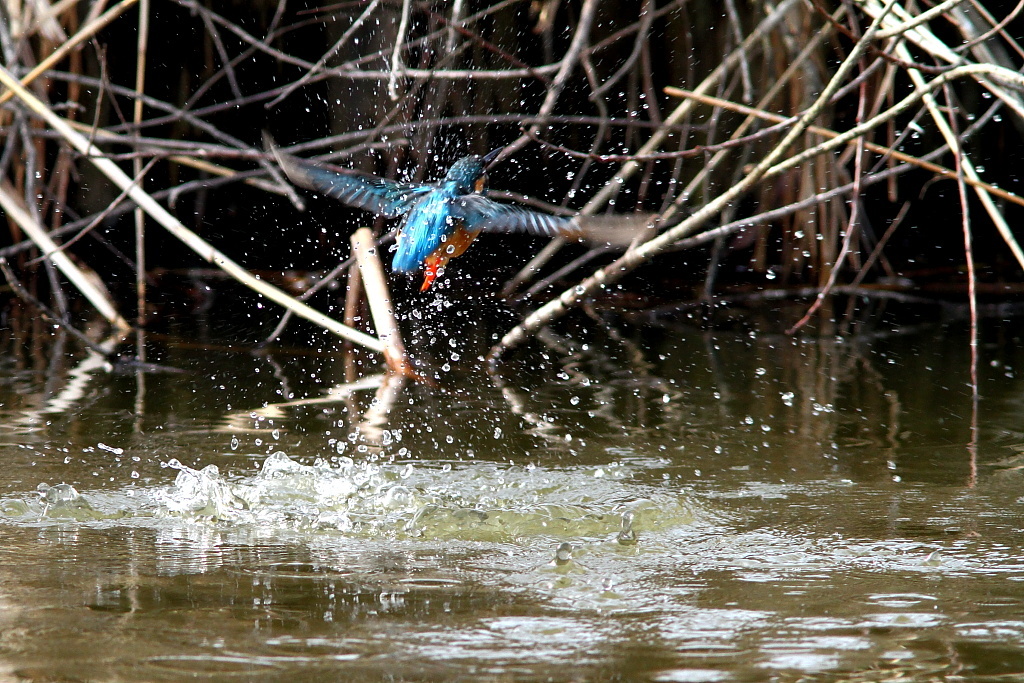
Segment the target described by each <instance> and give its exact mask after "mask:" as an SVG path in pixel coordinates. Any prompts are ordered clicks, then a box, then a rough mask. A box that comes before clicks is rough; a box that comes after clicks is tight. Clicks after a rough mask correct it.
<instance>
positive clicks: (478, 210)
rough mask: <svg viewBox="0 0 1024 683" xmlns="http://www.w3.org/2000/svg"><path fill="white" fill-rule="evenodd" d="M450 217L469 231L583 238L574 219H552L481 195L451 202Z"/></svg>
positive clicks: (554, 217) (557, 217)
mask: <svg viewBox="0 0 1024 683" xmlns="http://www.w3.org/2000/svg"><path fill="white" fill-rule="evenodd" d="M451 213H452V215H453V216H455V217H456V218H461V219H462V220H463V221H465V226H466V230H482V231H484V232H526V233H530V234H532V235H542V236H544V237H566V238H569V239H578V238H579V237H580V236H581V232H580V226H579V224H578V223H577V222H576V219H574V218H564V217H562V216H552V215H551V214H547V213H540V212H539V211H532V210H530V209H526V208H523V207H521V206H516V205H515V204H499V203H498V202H495V201H491V200H490V199H487V198H486V197H482V196H480V195H466V196H463V197H459V198H458V199H456V200H455V201H454V202H452V207H451Z"/></svg>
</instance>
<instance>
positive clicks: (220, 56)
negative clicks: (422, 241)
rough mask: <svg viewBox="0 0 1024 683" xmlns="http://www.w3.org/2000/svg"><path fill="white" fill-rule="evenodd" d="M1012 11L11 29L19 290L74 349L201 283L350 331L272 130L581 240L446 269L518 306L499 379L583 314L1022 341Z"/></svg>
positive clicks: (285, 18) (357, 10)
mask: <svg viewBox="0 0 1024 683" xmlns="http://www.w3.org/2000/svg"><path fill="white" fill-rule="evenodd" d="M1019 10H1020V7H1017V8H1015V9H1013V10H1012V11H1007V10H1005V9H1003V8H1002V7H1001V6H1000V7H996V6H995V5H994V4H993V3H981V2H957V1H955V0H954V1H948V2H942V3H938V4H935V5H934V6H933V7H931V8H927V7H919V6H918V5H917V4H916V3H912V2H896V1H895V0H890V1H887V2H882V1H881V0H863V1H859V2H851V3H838V2H829V3H826V2H818V1H817V0H815V1H813V2H802V1H799V0H783V1H782V2H777V3H775V2H754V3H748V4H739V3H735V2H732V1H728V2H725V3H711V2H692V1H689V2H688V1H687V0H669V1H667V2H656V1H654V0H641V1H639V2H619V1H615V2H603V3H601V2H597V0H583V1H582V2H567V3H559V2H530V3H527V2H501V3H494V4H488V3H464V2H455V3H452V4H450V5H449V4H447V3H440V4H434V5H431V4H417V3H411V2H408V1H406V2H397V1H394V2H381V1H380V0H368V1H365V2H354V3H345V4H342V5H335V6H329V7H324V8H320V7H313V6H305V5H301V6H300V5H293V4H289V3H287V2H283V1H282V2H279V3H261V4H259V5H258V11H257V12H253V6H252V5H251V4H246V5H244V6H237V7H232V6H225V7H218V8H216V9H213V8H210V7H208V6H206V5H204V4H201V3H198V2H195V1H194V0H168V1H167V2H161V1H158V2H153V1H152V0H123V1H122V2H121V3H120V4H117V5H114V6H112V7H108V6H107V5H105V4H104V3H98V2H93V3H90V2H85V1H83V2H77V3H75V2H72V3H61V4H60V5H55V6H54V9H53V10H51V11H50V12H44V11H42V10H40V9H39V6H38V5H37V4H35V3H27V2H26V3H18V2H15V3H8V4H7V5H6V6H5V8H4V10H3V12H4V14H3V19H4V20H3V21H2V22H0V40H2V47H3V50H4V71H3V72H0V74H2V77H3V78H2V80H3V81H4V83H5V86H6V89H5V91H4V94H3V95H2V96H0V99H2V102H3V107H4V108H3V110H2V112H0V118H2V126H3V127H2V134H3V144H4V147H3V154H2V157H0V172H2V173H3V184H2V185H0V204H2V207H3V210H4V212H5V214H6V215H7V217H8V225H9V235H10V240H9V246H7V247H5V248H3V249H2V255H3V257H4V258H5V259H6V260H7V261H8V262H9V267H8V268H7V270H6V271H5V276H6V278H7V281H8V285H9V290H8V291H9V292H10V293H11V296H12V299H13V298H14V297H15V296H16V297H17V298H18V299H20V300H21V301H23V302H27V304H26V305H27V306H28V307H30V309H31V310H35V307H37V306H40V305H43V306H47V307H48V308H49V309H52V311H51V312H50V314H49V315H51V316H52V317H54V318H56V319H59V320H64V321H65V323H66V320H65V319H67V318H68V317H69V315H70V313H71V312H73V311H74V310H76V306H78V302H77V300H76V297H75V296H73V295H72V292H71V291H70V289H75V290H78V291H80V292H82V293H84V294H85V295H86V298H87V299H88V301H89V303H90V304H91V307H92V308H94V309H95V310H97V311H99V313H100V314H101V315H103V316H104V317H106V318H107V319H108V320H109V321H110V322H111V323H112V324H113V325H114V326H115V327H125V326H127V323H126V322H125V320H128V319H131V320H134V322H135V323H136V324H138V325H142V326H146V325H148V326H151V327H153V326H156V325H158V324H159V323H161V322H162V321H164V320H165V319H166V318H167V317H168V316H170V315H172V314H174V313H180V312H182V311H188V310H204V308H205V307H206V306H207V304H208V302H209V296H210V292H211V291H215V290H218V289H223V284H222V281H221V280H220V279H219V275H218V271H215V270H210V269H209V266H207V264H206V263H204V260H205V261H207V262H210V263H213V264H215V265H217V266H219V267H222V268H225V269H226V271H227V274H228V275H230V276H231V277H234V278H236V279H239V280H241V281H242V282H243V283H244V284H246V285H247V286H251V287H254V288H255V287H261V288H262V290H261V291H262V293H263V295H264V296H266V297H269V298H270V299H271V300H273V301H276V302H278V303H283V304H286V305H289V306H291V310H293V311H294V312H296V313H298V314H300V315H304V316H305V317H307V318H308V319H310V320H313V321H314V322H315V323H317V324H320V325H322V326H325V327H327V328H328V329H331V330H332V331H336V332H338V333H340V334H341V333H344V332H343V328H342V326H340V324H338V323H333V321H332V320H331V319H330V318H333V316H334V315H335V313H334V311H337V312H338V315H339V316H340V314H341V309H342V301H341V300H335V295H333V294H331V293H330V288H329V287H328V285H329V284H331V283H334V282H335V281H337V280H338V279H339V278H343V277H344V274H345V272H346V268H345V267H344V266H345V265H346V264H348V263H349V261H347V260H346V259H347V258H348V255H349V250H350V247H349V236H350V234H351V233H352V232H353V230H354V227H355V226H357V225H359V224H360V222H365V221H366V220H367V218H368V217H367V215H366V214H365V213H362V212H355V211H353V210H351V209H349V208H346V207H344V206H341V205H339V204H337V203H335V202H331V201H329V200H326V199H325V200H321V199H319V198H316V197H311V196H309V195H308V194H306V193H304V192H303V191H300V190H297V189H295V188H294V187H292V186H291V185H290V184H289V183H288V181H287V180H286V178H285V177H284V176H283V175H282V173H281V171H280V169H279V168H278V167H277V164H276V163H275V161H274V159H273V157H272V156H270V155H269V154H268V152H267V151H266V150H265V149H264V148H263V144H262V142H261V134H262V131H263V130H265V129H267V130H269V131H270V132H271V133H272V134H273V135H274V136H275V138H276V139H277V140H278V141H279V142H280V143H281V144H282V146H284V147H285V150H286V151H287V152H288V153H290V154H292V155H295V156H301V157H307V158H313V159H316V160H319V161H321V162H327V163H334V164H340V165H344V166H346V167H355V168H359V169H361V170H364V171H370V172H374V173H376V174H378V175H381V176H385V177H389V178H402V179H410V180H415V181H425V180H430V179H433V178H437V177H439V176H441V175H443V173H444V170H445V169H446V168H447V167H448V165H450V163H451V162H452V161H454V160H455V159H457V158H458V157H460V156H462V155H464V154H466V153H471V152H476V153H482V152H486V151H488V150H491V149H494V148H497V147H502V146H504V147H505V152H504V153H503V154H502V158H503V159H505V162H504V163H503V164H502V165H500V166H499V167H497V168H496V169H494V172H493V174H492V175H493V178H492V187H493V188H494V189H493V190H491V192H490V194H491V195H492V196H493V197H496V198H498V199H503V200H505V201H509V200H514V201H517V202H520V203H523V204H526V205H528V206H530V207H532V208H534V209H539V210H542V211H545V212H548V213H552V214H557V215H573V214H577V213H578V214H580V215H581V216H582V218H581V219H580V220H581V222H583V223H584V224H585V225H586V227H588V228H589V229H590V231H589V234H591V236H592V239H591V240H590V241H587V242H584V243H582V244H573V243H570V244H563V243H562V242H560V241H557V240H556V241H554V242H552V243H549V244H548V245H546V246H544V248H543V249H541V246H542V244H543V242H540V241H538V240H537V239H535V238H491V240H490V241H484V240H481V242H484V243H482V244H477V245H476V246H474V248H473V250H472V251H471V252H470V256H467V257H464V258H462V259H460V260H459V261H458V262H457V263H455V264H453V265H452V266H451V267H450V268H449V272H448V273H447V274H446V275H447V278H448V279H447V282H441V284H442V286H447V287H448V288H449V291H455V292H458V291H467V290H476V289H479V288H480V287H481V286H483V287H484V288H485V289H487V290H489V291H499V292H500V294H501V296H502V297H504V298H505V299H506V300H507V301H509V302H510V303H511V304H512V305H513V307H516V308H518V310H519V312H520V314H521V318H520V320H521V322H520V324H519V325H517V326H510V330H509V332H508V334H506V335H505V336H504V338H503V339H502V340H501V342H500V343H499V345H498V346H496V347H495V349H494V354H493V355H494V356H495V357H497V356H498V355H500V354H501V353H503V352H505V351H507V350H508V349H509V348H511V347H513V346H515V345H517V344H519V343H520V342H522V341H523V340H525V339H528V338H530V337H532V336H534V335H536V334H537V332H538V331H539V330H541V329H543V328H544V327H545V326H547V325H549V324H551V323H553V322H554V321H556V320H557V319H558V318H560V317H562V316H564V315H566V314H567V313H570V312H571V311H574V310H576V309H579V310H582V311H583V312H585V313H586V314H587V315H589V316H590V317H592V318H594V319H596V320H597V321H599V322H602V323H606V322H608V320H609V316H611V315H613V314H620V313H624V314H627V315H626V316H625V319H626V320H631V321H639V322H644V323H646V322H650V321H652V320H664V319H665V318H666V317H667V318H669V319H677V318H679V317H681V316H686V315H689V314H690V313H691V312H696V313H697V314H699V317H700V319H701V322H702V323H704V324H716V323H717V322H720V321H721V320H722V317H721V314H720V313H718V312H717V311H719V310H720V309H721V308H723V307H728V306H730V305H731V306H735V305H751V304H753V305H762V304H763V303H764V302H768V301H774V300H789V301H794V302H797V303H798V304H799V305H798V306H792V307H787V308H786V309H785V310H786V311H787V312H786V314H785V315H784V316H782V318H781V323H782V325H781V327H782V328H783V329H786V330H787V331H789V332H791V333H792V332H796V331H797V330H798V329H800V328H801V327H802V326H804V325H806V324H807V323H809V322H812V321H813V322H814V323H816V324H817V325H818V326H819V328H820V329H822V330H824V331H825V332H827V333H831V332H834V331H844V330H848V329H850V327H849V326H850V324H851V323H855V322H857V321H864V320H869V321H870V320H873V319H874V318H875V317H876V316H877V315H878V311H879V310H880V309H881V308H884V307H885V305H887V304H888V303H891V302H895V303H898V304H906V305H910V306H920V305H921V304H926V303H935V302H939V303H943V304H947V308H946V309H945V310H948V305H952V306H954V307H959V308H961V309H962V311H963V314H964V316H965V317H969V318H970V320H971V321H972V322H973V323H975V325H974V326H976V321H977V318H978V317H979V315H983V314H985V313H986V312H987V311H989V310H991V311H995V312H997V313H998V314H999V315H1001V316H1005V315H1006V314H1007V313H1008V312H1009V313H1012V312H1013V310H1014V309H1013V308H1008V307H1007V306H1005V305H1004V306H998V307H995V308H992V309H987V308H985V307H984V306H983V305H981V304H985V303H986V302H990V303H1005V302H1013V301H1014V299H1015V297H1017V296H1018V292H1019V290H1020V272H1021V267H1022V266H1024V252H1022V250H1021V249H1020V247H1019V245H1018V243H1017V240H1016V238H1015V237H1014V235H1013V232H1012V230H1011V229H1010V227H1009V226H1010V225H1012V224H1013V222H1014V220H1015V219H1016V217H1017V215H1018V213H1019V211H1020V208H1019V207H1020V205H1021V204H1022V203H1024V200H1022V199H1021V198H1020V197H1019V196H1018V192H1017V186H1018V184H1019V182H1020V179H1019V178H1018V177H1017V175H1016V171H1015V169H1014V168H1012V165H1011V164H1010V163H1009V160H1010V159H1013V158H1015V156H1016V154H1017V153H1018V152H1019V151H1020V148H1021V145H1020V138H1021V136H1020V132H1021V131H1022V130H1024V122H1022V120H1021V117H1022V114H1021V112H1024V97H1022V95H1021V91H1022V90H1024V78H1022V77H1021V76H1020V75H1019V74H1018V73H1017V72H1018V70H1019V69H1020V67H1021V63H1022V62H1024V51H1022V50H1021V47H1020V46H1019V44H1018V42H1017V41H1016V40H1015V39H1014V38H1013V34H1014V30H1015V28H1016V27H1017V26H1018V24H1019V22H1020V21H1021V19H1019V18H1018V14H1019ZM13 79H20V80H21V82H22V84H23V85H24V86H25V87H26V88H27V90H24V89H19V88H18V87H17V86H16V84H15V83H14V81H13ZM390 227H392V226H391V225H390V224H388V223H386V222H383V221H380V220H378V221H377V222H376V225H375V233H376V235H377V237H378V238H379V239H386V238H385V235H386V231H387V230H388V229H389V228H390ZM164 229H166V230H164ZM609 235H610V236H611V237H609ZM538 252H539V253H538ZM69 256H70V257H71V258H68V257H69ZM387 260H388V259H385V261H387ZM527 261H528V262H529V263H528V265H527ZM339 264H341V265H339ZM54 266H56V269H55V268H54ZM57 270H60V271H61V273H63V277H61V276H59V275H58V274H57ZM255 274H258V276H256V275H255ZM65 278H66V279H65ZM268 281H269V282H270V283H271V284H273V285H276V287H275V288H268V287H267V282H268ZM68 282H70V283H71V285H72V287H71V288H70V289H69V287H68ZM391 285H392V288H393V289H394V290H395V291H394V293H393V295H394V296H395V297H396V298H397V299H398V300H400V301H401V300H405V299H408V298H410V297H423V296H424V295H421V294H419V293H417V292H415V291H414V288H413V287H411V286H408V285H407V283H406V282H405V280H404V279H402V278H392V279H391ZM280 289H283V290H285V291H284V292H281V291H280ZM348 289H349V292H350V294H349V300H348V302H347V306H346V310H347V314H346V322H347V324H348V325H349V326H358V325H359V324H360V323H359V322H358V321H360V320H366V319H367V318H368V317H369V316H367V315H359V305H360V304H359V301H358V299H357V298H356V296H355V295H354V294H353V293H352V290H353V288H351V287H350V288H348ZM378 293H379V292H378ZM376 295H377V294H375V293H374V291H373V290H371V296H376ZM836 297H841V298H838V299H837V298H836ZM298 298H301V299H304V300H309V301H310V303H311V304H312V306H313V308H307V307H304V306H303V305H301V304H299V303H298V302H297V299H298ZM979 301H980V302H981V304H979ZM837 302H838V305H837ZM424 305H425V304H424ZM638 309H639V310H640V311H643V312H644V313H642V314H638V312H637V311H638ZM325 311H326V312H327V316H325V315H324V312H325ZM616 319H617V320H621V319H622V317H617V318H616ZM836 323H838V324H839V327H835V324H836ZM332 325H334V326H333V327H332ZM378 332H380V330H379V329H378ZM279 334H280V328H279V329H278V330H276V331H275V332H274V334H273V335H271V336H272V337H276V336H277V335H279ZM344 334H347V333H344ZM348 338H351V339H354V340H355V341H357V342H358V343H365V345H367V346H368V347H369V348H371V349H373V350H378V351H379V350H381V345H380V342H375V341H374V340H373V339H370V338H367V337H365V335H363V336H362V337H360V336H358V333H356V334H355V335H353V336H349V337H348ZM367 339H370V341H367Z"/></svg>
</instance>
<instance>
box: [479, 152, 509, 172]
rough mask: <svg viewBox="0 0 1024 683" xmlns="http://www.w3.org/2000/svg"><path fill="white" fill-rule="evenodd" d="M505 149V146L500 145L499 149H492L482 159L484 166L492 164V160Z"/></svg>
mask: <svg viewBox="0 0 1024 683" xmlns="http://www.w3.org/2000/svg"><path fill="white" fill-rule="evenodd" d="M504 149H505V148H504V147H499V148H498V149H495V150H491V151H490V152H488V153H487V154H485V155H484V158H483V159H482V161H483V162H484V168H487V167H488V166H490V165H491V162H493V161H494V160H495V159H497V158H498V155H499V154H501V153H502V151H504Z"/></svg>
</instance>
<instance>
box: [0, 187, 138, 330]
mask: <svg viewBox="0 0 1024 683" xmlns="http://www.w3.org/2000/svg"><path fill="white" fill-rule="evenodd" d="M0 207H2V208H3V210H4V212H5V213H6V214H7V216H8V217H9V218H10V219H11V220H13V221H14V222H15V223H17V224H18V227H20V228H21V229H22V230H23V231H24V232H25V234H26V235H28V236H29V238H30V239H31V240H32V241H33V242H35V243H36V245H37V246H38V247H39V249H40V251H42V252H43V254H45V255H46V257H47V258H48V259H50V261H52V262H53V264H54V265H55V266H57V268H58V269H60V272H62V273H64V276H65V277H66V278H67V279H68V280H70V281H71V284H73V285H74V286H75V287H77V288H78V291H80V292H81V293H82V294H83V295H85V298H86V299H88V300H89V302H90V303H91V304H92V305H93V306H95V307H96V310H97V311H99V313H100V315H102V316H103V317H104V318H106V319H107V321H108V322H109V323H110V324H111V325H113V326H114V327H115V328H116V329H118V330H128V329H131V326H130V325H128V323H127V322H125V319H124V318H122V317H121V315H120V314H119V313H118V312H117V307H116V306H115V305H114V302H112V301H111V300H110V297H108V296H107V294H106V292H104V291H103V290H101V289H100V288H99V287H98V286H97V285H96V284H95V283H94V282H93V280H92V278H90V277H89V276H88V275H86V274H85V273H84V272H83V271H82V270H81V269H80V268H79V267H78V266H76V265H75V264H74V262H73V261H72V260H71V259H70V258H69V257H68V255H67V254H65V253H64V252H63V251H62V250H61V248H60V247H59V246H58V245H57V243H56V242H54V241H53V240H52V239H50V236H49V235H48V234H46V228H44V227H43V226H42V225H40V224H39V223H38V222H37V221H36V219H35V218H34V217H33V216H31V215H30V214H29V212H28V210H27V209H25V207H24V206H22V204H21V202H20V200H19V199H18V198H17V197H16V195H15V194H14V188H13V187H12V186H11V185H10V184H9V183H8V182H6V181H4V182H2V183H0Z"/></svg>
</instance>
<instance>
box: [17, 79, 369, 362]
mask: <svg viewBox="0 0 1024 683" xmlns="http://www.w3.org/2000/svg"><path fill="white" fill-rule="evenodd" d="M0 83H2V84H3V85H5V86H6V87H8V88H10V89H11V90H13V91H14V93H15V95H16V96H17V97H18V98H19V99H21V100H22V102H24V103H25V105H27V106H28V107H29V108H30V109H31V110H32V111H33V112H35V113H36V114H37V115H38V116H40V117H41V118H42V119H43V120H44V121H46V123H47V124H48V125H49V126H50V127H51V128H53V129H54V130H55V131H57V132H58V133H60V134H61V136H63V137H64V138H65V139H66V140H67V141H68V142H69V143H71V145H72V146H73V147H74V148H75V149H77V150H78V151H79V152H80V153H82V154H84V155H86V157H88V159H89V161H91V162H92V164H93V165H94V166H95V167H96V168H97V169H98V170H99V171H100V172H102V173H103V174H104V175H106V176H107V177H108V178H109V179H110V180H111V181H113V183H114V184H115V185H117V186H118V187H120V188H121V189H122V190H124V191H125V192H127V193H128V195H129V196H130V197H131V198H132V199H133V200H135V202H136V203H137V204H139V206H141V207H142V208H143V209H144V210H145V211H146V213H148V214H149V215H150V216H151V217H152V218H153V219H154V220H156V221H157V222H158V223H160V225H162V226H163V227H164V228H165V229H166V230H167V231H168V232H170V233H171V234H172V235H174V236H175V237H177V238H178V239H179V240H181V241H182V242H183V243H184V244H185V245H186V246H188V247H189V248H190V249H192V250H193V251H194V252H195V253H196V254H197V255H198V256H199V257H200V258H202V259H204V260H205V261H208V262H210V263H213V264H214V265H216V266H217V267H218V268H220V269H221V270H223V271H224V272H226V273H227V274H228V275H230V276H231V277H233V278H235V279H236V280H238V281H239V282H241V283H242V284H244V285H246V286H247V287H249V288H250V289H252V290H253V291H255V292H257V293H259V294H261V295H263V296H265V297H267V298H268V299H270V300H271V301H274V302H275V303H277V304H279V305H281V306H283V307H285V308H287V309H288V310H290V311H292V312H293V313H295V314H296V315H298V316H300V317H302V318H305V319H306V320H309V321H310V322H313V323H315V324H317V325H319V326H321V327H323V328H324V329H326V330H329V331H330V332H333V333H334V334H336V335H338V336H339V337H343V338H345V339H348V340H349V341H352V342H355V343H357V344H360V345H361V346H365V347H366V348H369V349H372V350H374V351H379V352H383V351H384V348H385V346H384V344H383V343H382V342H381V341H380V340H379V339H375V338H374V337H371V336H370V335H368V334H365V333H363V332H360V331H358V330H354V329H352V328H350V327H347V326H346V325H343V324H341V323H339V322H337V321H336V320H333V319H332V318H330V317H328V316H326V315H324V314H323V313H320V312H319V311H317V310H315V309H313V308H310V307H309V306H307V305H305V304H303V303H302V302H300V301H297V300H296V299H295V298H293V297H291V296H288V295H287V294H286V293H284V292H283V291H281V290H280V289H278V288H276V287H274V286H273V285H270V284H268V283H266V282H263V281H262V280H260V279H259V278H256V277H254V276H253V275H252V274H250V273H249V272H248V271H247V270H245V269H244V268H242V267H241V266H239V265H238V264H237V263H235V262H234V261H232V260H231V259H230V258H228V256H227V255H225V254H224V253H222V252H221V251H219V250H217V249H215V248H214V247H213V246H211V245H210V244H209V243H207V242H206V241H205V240H203V239H202V238H201V237H199V236H198V235H196V234H195V233H194V232H192V231H191V230H189V229H188V228H186V227H185V226H184V225H182V223H181V222H180V221H179V220H178V219H177V218H175V217H174V216H172V215H171V214H170V212H168V211H167V209H165V208H164V207H163V206H161V205H160V204H158V203H157V202H156V200H154V199H153V198H152V197H151V196H150V195H149V194H147V193H146V192H145V191H143V190H142V189H141V188H139V187H138V186H137V185H135V184H134V183H133V182H132V179H131V178H130V177H128V176H127V175H126V174H125V173H124V171H122V170H121V169H120V168H119V167H118V166H117V165H116V164H115V163H114V162H112V161H110V160H109V159H107V158H106V157H105V156H103V153H102V152H101V151H100V150H99V149H97V148H96V147H95V146H93V144H92V143H91V142H89V141H88V140H87V139H86V138H85V137H83V136H82V135H80V134H79V133H77V132H75V131H74V130H73V129H72V128H71V126H69V125H68V124H67V123H66V122H65V121H64V120H62V119H61V118H60V117H58V116H57V115H56V114H54V113H53V112H52V111H51V110H50V109H49V108H48V107H47V106H46V105H45V104H43V102H41V101H40V100H39V99H38V98H36V97H35V96H34V95H32V94H31V93H30V92H28V91H27V90H25V88H23V87H22V86H21V84H20V83H18V81H17V79H16V78H15V77H14V76H13V75H12V74H11V73H10V72H9V71H8V70H7V69H6V68H3V67H0Z"/></svg>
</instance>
